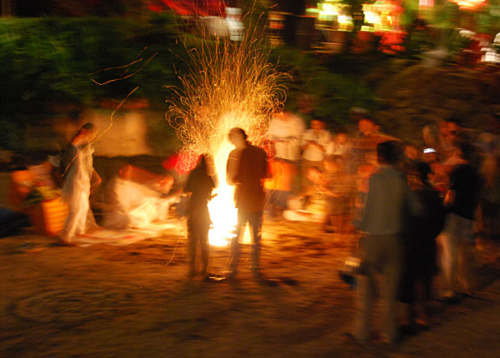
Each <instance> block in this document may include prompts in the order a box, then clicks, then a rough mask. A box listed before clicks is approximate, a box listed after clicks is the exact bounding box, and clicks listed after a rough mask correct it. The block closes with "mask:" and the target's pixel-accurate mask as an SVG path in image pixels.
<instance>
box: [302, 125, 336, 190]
mask: <svg viewBox="0 0 500 358" xmlns="http://www.w3.org/2000/svg"><path fill="white" fill-rule="evenodd" d="M330 137H331V136H330V132H328V131H327V130H326V129H325V122H323V121H320V120H317V119H313V120H312V121H311V129H309V130H307V131H306V132H305V133H304V137H303V138H302V150H303V153H302V163H301V165H302V190H303V191H304V192H307V191H308V189H310V187H311V186H312V182H311V181H310V180H309V179H308V178H307V172H308V170H309V168H310V167H317V168H320V169H323V160H324V159H325V155H326V149H327V147H328V145H329V143H330Z"/></svg>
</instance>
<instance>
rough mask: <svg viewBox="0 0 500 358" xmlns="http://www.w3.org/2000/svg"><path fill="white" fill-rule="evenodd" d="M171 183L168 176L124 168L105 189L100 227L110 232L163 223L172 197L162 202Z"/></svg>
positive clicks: (132, 167)
mask: <svg viewBox="0 0 500 358" xmlns="http://www.w3.org/2000/svg"><path fill="white" fill-rule="evenodd" d="M173 183H174V179H173V177H172V175H170V174H166V175H159V174H154V173H151V172H149V171H147V170H145V169H142V168H138V167H135V166H133V165H130V164H126V165H124V166H123V167H122V168H121V169H120V171H119V172H118V175H117V176H116V177H115V178H113V179H112V180H111V181H110V182H109V183H108V185H107V188H106V189H107V190H106V200H105V205H104V207H103V214H104V226H105V227H108V228H112V229H126V228H143V227H146V226H148V225H149V224H151V223H152V222H154V221H157V220H166V219H167V216H168V211H169V208H170V205H171V203H172V201H173V200H174V198H173V197H171V198H165V196H166V195H167V194H168V193H169V192H170V190H171V189H172V186H173Z"/></svg>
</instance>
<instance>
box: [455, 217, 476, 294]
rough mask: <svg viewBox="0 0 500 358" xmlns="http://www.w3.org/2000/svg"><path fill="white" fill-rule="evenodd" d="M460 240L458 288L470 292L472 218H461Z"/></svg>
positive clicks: (472, 237)
mask: <svg viewBox="0 0 500 358" xmlns="http://www.w3.org/2000/svg"><path fill="white" fill-rule="evenodd" d="M460 226H461V229H462V230H461V241H460V243H459V244H458V245H459V254H458V256H459V258H458V266H459V267H458V283H459V287H460V290H461V291H462V292H463V293H465V294H471V290H472V286H473V275H472V267H473V263H474V256H475V247H474V229H473V222H472V220H468V219H465V218H461V223H460Z"/></svg>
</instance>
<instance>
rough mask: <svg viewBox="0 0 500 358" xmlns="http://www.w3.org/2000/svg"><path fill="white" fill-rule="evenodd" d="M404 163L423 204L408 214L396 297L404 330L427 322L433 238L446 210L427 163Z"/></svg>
mask: <svg viewBox="0 0 500 358" xmlns="http://www.w3.org/2000/svg"><path fill="white" fill-rule="evenodd" d="M406 168H407V170H405V167H403V171H404V172H405V173H406V176H407V180H408V184H409V186H410V189H411V190H412V192H413V193H414V195H415V198H416V199H417V200H418V201H419V203H420V204H421V205H422V210H421V212H420V213H419V215H409V217H408V228H407V235H405V237H404V239H405V240H404V241H403V243H404V265H403V276H402V280H401V290H400V295H399V299H400V301H401V302H402V303H404V304H405V305H406V307H405V308H406V312H405V313H406V317H404V318H403V322H402V329H403V331H405V332H407V333H414V332H416V330H417V328H425V327H427V326H428V321H427V316H428V313H427V311H428V301H429V299H430V298H431V293H432V282H433V278H434V277H435V275H436V274H437V262H436V238H437V236H438V235H439V233H440V232H441V230H442V228H443V224H444V218H445V210H444V207H443V205H442V201H441V197H440V193H439V191H438V190H436V189H435V188H433V187H432V185H431V183H430V182H429V180H428V176H429V173H431V168H430V166H429V164H427V163H424V162H417V163H416V165H415V166H414V167H406Z"/></svg>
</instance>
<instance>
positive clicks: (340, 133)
mask: <svg viewBox="0 0 500 358" xmlns="http://www.w3.org/2000/svg"><path fill="white" fill-rule="evenodd" d="M336 137H337V138H336V140H337V143H339V144H345V143H347V131H346V130H345V129H344V128H339V129H338V130H337V135H336Z"/></svg>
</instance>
